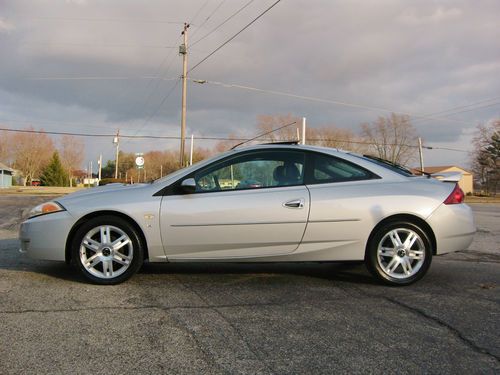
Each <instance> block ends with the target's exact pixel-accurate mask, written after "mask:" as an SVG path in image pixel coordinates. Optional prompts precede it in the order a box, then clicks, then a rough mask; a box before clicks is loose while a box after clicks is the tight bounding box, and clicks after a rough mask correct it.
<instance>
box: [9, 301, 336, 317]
mask: <svg viewBox="0 0 500 375" xmlns="http://www.w3.org/2000/svg"><path fill="white" fill-rule="evenodd" d="M341 299H342V298H331V299H324V300H322V302H323V303H329V302H336V301H339V300H341ZM202 300H203V299H202ZM203 302H206V301H205V300H203ZM305 302H309V303H312V302H315V303H317V301H316V300H310V301H305ZM296 303H297V301H293V300H290V301H277V302H262V303H233V304H231V303H229V304H220V305H210V304H207V305H200V306H193V305H178V306H162V305H140V306H90V307H81V308H77V309H73V308H66V309H64V308H63V309H24V310H0V314H25V313H59V312H82V311H99V310H148V309H157V310H164V311H169V310H182V309H193V310H202V309H224V308H232V307H265V306H286V305H291V304H296ZM216 312H217V311H216Z"/></svg>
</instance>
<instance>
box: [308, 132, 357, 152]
mask: <svg viewBox="0 0 500 375" xmlns="http://www.w3.org/2000/svg"><path fill="white" fill-rule="evenodd" d="M307 143H312V144H315V145H318V146H324V147H334V148H339V149H343V150H349V151H354V152H359V153H364V152H366V151H367V147H366V144H364V142H363V140H362V139H361V138H360V137H359V136H356V135H355V134H354V132H352V131H351V130H348V129H340V128H336V127H334V126H329V127H323V128H319V129H316V128H309V129H308V130H307Z"/></svg>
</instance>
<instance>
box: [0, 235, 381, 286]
mask: <svg viewBox="0 0 500 375" xmlns="http://www.w3.org/2000/svg"><path fill="white" fill-rule="evenodd" d="M1 269H4V270H10V271H21V272H33V273H38V274H42V275H47V276H50V277H54V278H57V279H62V280H67V281H72V282H79V283H87V282H88V281H87V280H86V279H85V278H84V277H83V276H81V275H80V274H79V272H77V270H76V269H75V267H73V266H69V265H67V264H65V263H64V262H54V261H44V260H35V259H30V258H28V257H27V256H26V255H24V254H21V253H20V252H19V241H18V240H17V238H7V239H2V240H0V270H1ZM139 274H141V275H158V277H159V278H162V275H193V276H196V277H197V278H198V279H199V277H200V276H201V277H203V276H206V277H207V279H210V280H213V279H214V277H230V276H231V275H264V274H266V275H269V274H272V275H291V276H293V275H295V276H301V277H307V278H314V279H323V280H327V281H332V282H335V281H337V282H347V283H355V284H377V282H376V281H375V279H373V278H372V277H371V275H370V274H369V273H368V271H367V270H366V268H365V266H364V265H363V264H362V263H361V264H360V263H359V262H335V263H334V262H332V263H330V262H324V263H316V262H282V263H276V262H274V263H221V262H209V263H191V262H186V263H149V262H146V263H144V265H143V266H142V268H141V270H140V271H139Z"/></svg>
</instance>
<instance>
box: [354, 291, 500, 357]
mask: <svg viewBox="0 0 500 375" xmlns="http://www.w3.org/2000/svg"><path fill="white" fill-rule="evenodd" d="M356 289H357V290H358V292H360V293H362V294H364V295H366V296H368V297H375V298H380V299H383V300H386V301H388V302H390V303H392V304H394V305H397V306H399V307H402V308H404V309H405V310H408V311H410V312H412V313H413V314H415V315H418V316H421V317H423V318H425V319H427V320H430V321H432V322H434V323H436V324H437V325H439V326H441V327H443V328H446V329H447V330H448V331H449V332H450V333H451V334H452V335H453V336H455V337H456V338H458V339H459V341H460V342H462V343H463V344H465V345H466V346H467V347H469V348H470V349H472V350H473V351H474V352H476V353H479V354H483V355H487V356H489V357H491V358H493V359H494V360H496V361H497V362H499V363H500V357H499V356H497V355H496V354H494V353H492V352H491V351H490V350H489V349H487V348H483V347H481V346H479V345H477V344H476V343H475V342H474V341H472V340H471V339H469V338H467V337H465V335H464V334H463V333H462V332H460V330H458V329H457V328H455V327H453V326H452V325H451V324H449V323H446V322H445V321H444V320H441V319H440V318H438V317H435V316H432V315H430V314H428V313H426V312H425V311H424V310H422V309H419V308H417V307H413V306H410V305H407V304H406V303H404V302H401V301H398V300H397V299H395V298H391V297H387V296H381V295H377V294H372V293H368V292H366V291H363V290H361V289H359V288H356Z"/></svg>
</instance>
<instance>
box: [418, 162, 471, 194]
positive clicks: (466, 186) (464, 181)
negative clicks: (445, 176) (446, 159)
mask: <svg viewBox="0 0 500 375" xmlns="http://www.w3.org/2000/svg"><path fill="white" fill-rule="evenodd" d="M425 172H427V173H431V174H434V173H444V172H460V173H462V178H461V179H460V181H458V185H459V186H460V188H461V189H462V190H463V191H464V193H465V194H472V193H473V192H474V188H473V183H472V173H470V172H469V171H466V170H465V169H463V168H460V167H457V166H455V165H445V166H439V167H425ZM417 174H418V173H417Z"/></svg>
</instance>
